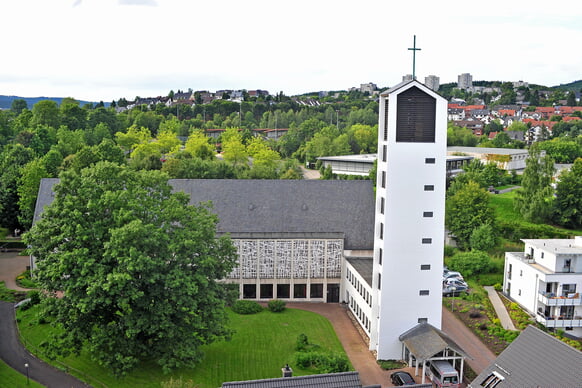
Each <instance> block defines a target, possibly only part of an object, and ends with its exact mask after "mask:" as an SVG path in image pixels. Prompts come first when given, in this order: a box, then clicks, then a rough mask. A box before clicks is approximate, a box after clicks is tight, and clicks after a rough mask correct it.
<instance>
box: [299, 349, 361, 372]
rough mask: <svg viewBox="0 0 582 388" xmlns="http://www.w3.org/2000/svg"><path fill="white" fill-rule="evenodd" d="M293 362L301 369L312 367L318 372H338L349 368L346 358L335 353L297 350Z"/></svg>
mask: <svg viewBox="0 0 582 388" xmlns="http://www.w3.org/2000/svg"><path fill="white" fill-rule="evenodd" d="M295 364H296V365H297V366H299V367H300V368H302V369H313V370H315V371H317V372H318V373H339V372H347V371H349V370H350V363H349V361H348V359H347V358H346V357H344V356H342V355H339V354H335V353H322V352H298V353H295Z"/></svg>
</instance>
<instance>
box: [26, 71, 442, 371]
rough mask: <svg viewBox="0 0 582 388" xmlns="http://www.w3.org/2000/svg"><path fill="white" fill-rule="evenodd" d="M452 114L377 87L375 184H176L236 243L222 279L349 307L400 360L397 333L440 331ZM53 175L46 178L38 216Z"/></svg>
mask: <svg viewBox="0 0 582 388" xmlns="http://www.w3.org/2000/svg"><path fill="white" fill-rule="evenodd" d="M446 117H447V107H446V100H444V99H443V98H442V97H440V96H439V95H438V94H436V93H434V92H433V91H432V90H430V89H429V88H427V87H426V86H424V85H423V84H421V83H419V82H417V81H416V80H412V81H408V82H404V83H402V84H400V85H397V86H396V87H394V88H392V89H389V90H388V91H386V92H384V93H383V94H381V97H380V118H379V131H378V178H377V186H376V189H375V191H376V192H374V187H373V184H372V182H370V181H347V180H335V181H325V180H317V181H308V180H299V181H296V180H197V179H193V180H188V179H173V180H170V182H169V183H170V185H171V186H172V187H173V188H174V190H175V191H182V192H185V193H186V194H188V195H189V196H190V203H191V204H199V203H201V202H208V201H210V202H211V203H212V208H213V211H215V212H216V214H217V215H218V218H219V223H218V226H217V232H218V234H228V235H229V236H230V237H231V238H232V240H233V243H234V245H235V246H236V248H237V250H238V265H237V267H236V268H235V269H234V270H233V272H232V273H231V274H230V275H229V276H228V277H227V278H226V279H224V282H227V283H234V284H237V285H238V286H239V291H240V298H243V299H252V300H260V301H267V300H270V299H283V300H286V301H308V302H328V303H338V302H339V303H346V305H347V306H348V308H349V309H350V311H351V312H352V313H353V315H354V316H355V317H356V320H357V321H358V323H359V324H360V325H361V327H362V330H363V331H364V332H365V333H366V334H367V335H368V337H369V339H370V341H369V346H370V350H374V351H376V352H377V357H378V358H379V359H402V358H404V354H403V347H402V345H401V343H400V341H399V339H398V337H399V335H400V334H402V333H404V332H406V331H407V330H409V329H411V328H412V327H414V326H415V325H417V324H418V323H422V322H427V323H429V324H431V325H432V326H434V327H437V328H440V327H441V298H442V284H441V279H442V264H443V244H444V241H443V240H444V198H445V173H446V169H445V163H446ZM57 182H58V180H57V179H43V181H42V182H41V186H40V190H39V196H38V201H37V204H36V209H35V220H36V219H38V217H40V216H41V213H42V210H43V208H44V206H46V205H48V204H49V203H50V202H52V198H53V195H54V194H53V191H52V188H53V186H54V185H55V184H56V183H57ZM31 261H32V259H31ZM31 267H32V268H34V263H33V262H31Z"/></svg>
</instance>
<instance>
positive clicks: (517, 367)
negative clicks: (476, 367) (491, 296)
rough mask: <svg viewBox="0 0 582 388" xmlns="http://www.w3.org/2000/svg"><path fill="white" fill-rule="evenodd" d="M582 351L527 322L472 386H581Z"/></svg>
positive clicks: (470, 387)
mask: <svg viewBox="0 0 582 388" xmlns="http://www.w3.org/2000/svg"><path fill="white" fill-rule="evenodd" d="M581 366H582V352H580V351H579V350H576V349H574V348H573V347H571V346H569V345H568V344H566V343H564V342H562V341H560V340H559V339H557V338H554V337H552V336H551V335H549V334H547V333H544V332H543V331H542V330H540V329H538V328H536V327H534V326H531V325H530V326H528V327H527V328H526V329H525V330H524V331H523V332H521V334H520V335H519V336H518V337H517V338H516V339H515V340H514V341H513V342H512V343H511V344H509V346H508V347H507V348H506V349H505V350H504V351H503V352H501V354H500V355H499V356H498V357H497V358H496V359H495V361H493V362H492V363H491V365H489V366H488V367H487V368H485V370H483V371H482V372H481V373H480V374H479V375H478V376H477V377H476V378H475V379H474V380H473V381H472V382H471V384H469V388H514V387H556V388H557V387H560V388H562V387H564V388H565V387H581V386H582V368H581Z"/></svg>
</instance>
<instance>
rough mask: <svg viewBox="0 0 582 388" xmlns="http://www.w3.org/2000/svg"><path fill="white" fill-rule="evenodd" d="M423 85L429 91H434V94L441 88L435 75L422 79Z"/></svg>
mask: <svg viewBox="0 0 582 388" xmlns="http://www.w3.org/2000/svg"><path fill="white" fill-rule="evenodd" d="M424 84H425V85H426V87H428V88H429V89H431V90H434V91H435V92H437V91H438V90H439V87H440V86H441V84H440V78H439V77H437V76H436V75H429V76H426V77H424Z"/></svg>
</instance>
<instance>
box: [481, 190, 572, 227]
mask: <svg viewBox="0 0 582 388" xmlns="http://www.w3.org/2000/svg"><path fill="white" fill-rule="evenodd" d="M515 197H516V191H515V190H514V191H510V192H507V193H503V194H492V195H491V196H490V201H489V203H490V204H491V207H493V209H494V210H495V217H496V218H497V220H499V221H503V222H522V223H524V224H531V223H529V222H527V221H525V220H524V219H523V217H522V216H521V214H520V213H519V212H518V211H517V210H515V208H514V207H513V201H514V199H515ZM555 228H557V229H561V230H566V231H568V232H570V233H571V234H572V235H573V236H574V235H575V236H581V235H582V230H575V229H566V228H561V227H558V226H556V227H555Z"/></svg>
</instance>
